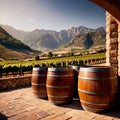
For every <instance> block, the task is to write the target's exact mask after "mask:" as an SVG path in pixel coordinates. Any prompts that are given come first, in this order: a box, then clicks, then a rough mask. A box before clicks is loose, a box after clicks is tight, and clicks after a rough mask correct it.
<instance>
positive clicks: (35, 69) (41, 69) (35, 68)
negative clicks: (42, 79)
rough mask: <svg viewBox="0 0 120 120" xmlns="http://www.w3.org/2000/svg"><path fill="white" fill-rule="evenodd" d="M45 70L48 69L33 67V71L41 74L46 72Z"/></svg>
mask: <svg viewBox="0 0 120 120" xmlns="http://www.w3.org/2000/svg"><path fill="white" fill-rule="evenodd" d="M47 69H48V68H47V67H46V68H44V67H41V68H40V67H34V68H33V71H41V72H42V71H47Z"/></svg>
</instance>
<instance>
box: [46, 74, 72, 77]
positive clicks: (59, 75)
mask: <svg viewBox="0 0 120 120" xmlns="http://www.w3.org/2000/svg"><path fill="white" fill-rule="evenodd" d="M47 77H73V75H49V74H48V75H47Z"/></svg>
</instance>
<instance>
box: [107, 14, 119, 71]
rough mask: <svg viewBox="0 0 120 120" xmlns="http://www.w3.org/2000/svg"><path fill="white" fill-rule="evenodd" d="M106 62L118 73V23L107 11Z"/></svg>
mask: <svg viewBox="0 0 120 120" xmlns="http://www.w3.org/2000/svg"><path fill="white" fill-rule="evenodd" d="M106 64H107V65H110V66H112V67H113V68H114V69H115V71H116V73H118V24H117V22H116V21H115V19H114V18H113V16H112V15H111V14H109V13H108V12H106Z"/></svg>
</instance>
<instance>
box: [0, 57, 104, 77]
mask: <svg viewBox="0 0 120 120" xmlns="http://www.w3.org/2000/svg"><path fill="white" fill-rule="evenodd" d="M105 61H106V58H105V57H104V56H101V57H99V58H97V57H96V58H94V57H93V58H89V57H88V58H86V59H81V58H79V57H76V58H74V59H66V58H64V59H48V60H39V61H29V62H26V64H22V63H12V64H0V77H1V78H2V76H6V77H7V76H8V75H9V74H11V75H13V76H15V75H20V76H22V75H24V74H25V73H29V74H31V72H32V68H33V67H34V66H48V67H49V66H68V65H83V64H84V65H94V64H101V63H105Z"/></svg>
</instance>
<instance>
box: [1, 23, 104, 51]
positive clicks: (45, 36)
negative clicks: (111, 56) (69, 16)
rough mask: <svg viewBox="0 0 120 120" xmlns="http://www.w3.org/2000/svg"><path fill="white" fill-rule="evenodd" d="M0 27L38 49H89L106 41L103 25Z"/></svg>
mask: <svg viewBox="0 0 120 120" xmlns="http://www.w3.org/2000/svg"><path fill="white" fill-rule="evenodd" d="M1 27H2V28H4V29H5V30H6V31H7V32H8V33H9V34H10V35H11V36H13V37H14V38H16V39H19V40H21V41H22V42H23V43H24V44H26V45H28V46H30V47H31V48H32V49H36V50H39V51H44V50H52V49H56V48H58V47H59V46H64V47H71V46H76V47H82V49H90V48H91V47H94V46H96V45H97V46H99V45H105V43H106V38H105V36H106V32H105V27H100V28H97V29H92V28H87V27H83V26H79V27H72V28H70V29H68V30H61V31H59V32H57V31H53V30H44V29H36V30H33V31H22V30H17V29H15V28H13V27H11V26H8V25H1Z"/></svg>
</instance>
